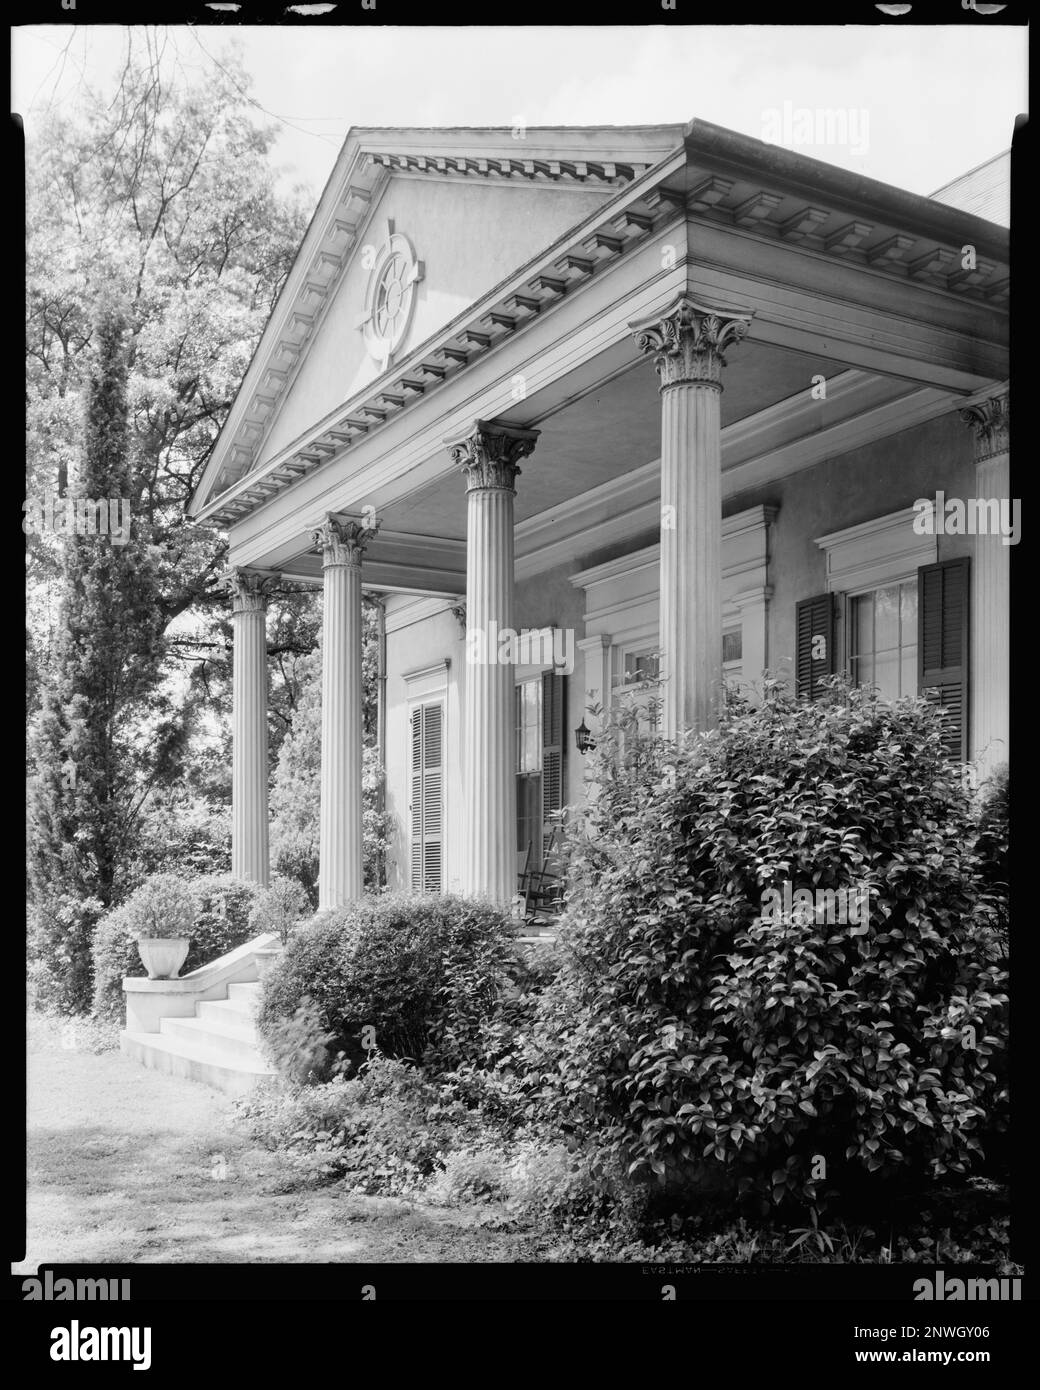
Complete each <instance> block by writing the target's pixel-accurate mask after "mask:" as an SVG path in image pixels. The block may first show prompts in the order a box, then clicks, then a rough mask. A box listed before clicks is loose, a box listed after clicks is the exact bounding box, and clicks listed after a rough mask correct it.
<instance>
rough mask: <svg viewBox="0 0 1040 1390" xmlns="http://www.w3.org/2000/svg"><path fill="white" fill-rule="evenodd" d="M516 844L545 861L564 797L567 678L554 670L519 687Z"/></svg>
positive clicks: (535, 860) (537, 861)
mask: <svg viewBox="0 0 1040 1390" xmlns="http://www.w3.org/2000/svg"><path fill="white" fill-rule="evenodd" d="M515 691H516V693H515V697H514V698H515V706H514V708H515V711H516V717H515V727H516V848H517V852H518V854H519V855H520V856H521V859H523V858H524V857H525V856H526V854H527V847H528V845H530V846H531V862H532V865H534V866H537V865H540V864H541V862H542V858H543V855H544V852H545V846H546V844H547V842H548V839H549V836H550V834H551V833H552V829H553V825H554V822H555V821H556V819H557V817H558V814H559V812H560V811H561V810H562V809H563V800H564V743H563V738H564V724H565V711H564V702H565V690H564V677H563V676H561V675H558V674H557V673H556V672H555V671H543V672H542V673H541V675H538V676H533V677H531V678H530V679H529V680H523V681H520V682H519V683H518V684H517V686H516V687H515Z"/></svg>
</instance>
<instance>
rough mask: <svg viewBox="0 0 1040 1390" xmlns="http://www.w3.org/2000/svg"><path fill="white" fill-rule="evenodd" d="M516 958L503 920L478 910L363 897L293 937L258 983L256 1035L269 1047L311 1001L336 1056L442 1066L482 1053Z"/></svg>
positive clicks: (445, 901) (456, 902) (465, 904)
mask: <svg viewBox="0 0 1040 1390" xmlns="http://www.w3.org/2000/svg"><path fill="white" fill-rule="evenodd" d="M518 952H519V948H518V946H517V945H516V942H515V938H514V935H513V924H512V922H511V921H510V919H509V918H508V917H506V916H505V915H504V914H503V913H502V912H500V911H498V910H497V909H496V908H493V907H490V906H487V905H485V904H483V903H478V902H470V901H466V900H464V899H460V898H454V897H448V896H444V897H442V896H430V897H409V896H405V895H393V894H386V895H383V896H380V897H372V898H366V899H364V900H362V901H361V902H358V903H355V904H352V905H351V906H349V907H346V908H342V909H338V910H336V911H331V912H325V913H322V914H320V915H319V916H318V917H316V918H315V920H314V921H313V922H312V923H310V924H309V925H308V926H306V927H304V928H302V929H301V930H300V931H298V932H297V933H296V934H295V935H294V936H293V937H292V938H291V939H290V941H289V943H288V946H287V947H286V949H285V951H284V953H283V954H282V956H281V958H280V959H279V960H278V961H277V962H276V963H275V964H274V965H273V966H272V967H271V968H270V969H269V971H268V973H267V976H266V978H265V979H264V989H263V1000H262V1004H261V1008H260V1013H259V1016H258V1021H259V1026H260V1031H261V1034H262V1035H264V1036H265V1037H266V1038H268V1039H270V1040H273V1039H274V1037H275V1035H276V1033H279V1032H280V1031H282V1030H283V1028H284V1025H285V1023H286V1021H288V1020H291V1019H292V1018H293V1017H294V1016H295V1015H296V1014H297V1011H298V1010H299V1009H300V1008H301V1006H302V1005H304V1003H305V1001H311V1003H312V1004H313V1007H314V1010H315V1011H316V1019H317V1021H318V1023H319V1025H320V1028H321V1029H322V1030H324V1031H325V1032H326V1033H327V1034H328V1035H330V1037H331V1038H332V1039H333V1040H334V1046H333V1051H340V1052H343V1053H344V1054H346V1057H347V1058H348V1059H349V1060H350V1061H352V1062H354V1063H358V1062H360V1061H361V1060H362V1059H363V1058H364V1057H365V1056H366V1055H367V1054H368V1053H369V1052H370V1051H372V1050H375V1049H378V1050H379V1051H380V1052H382V1053H384V1054H385V1055H386V1056H389V1057H409V1058H412V1059H413V1060H416V1061H418V1060H420V1059H423V1060H425V1061H426V1062H427V1063H428V1064H429V1065H430V1066H431V1067H432V1068H433V1069H435V1070H437V1069H447V1068H449V1067H451V1066H452V1065H455V1064H456V1063H458V1062H459V1061H460V1060H462V1059H464V1058H469V1057H472V1056H473V1055H474V1054H478V1053H479V1052H480V1051H481V1047H482V1043H481V1035H482V1030H483V1028H484V1026H485V1024H486V1022H487V1020H488V1018H489V1017H490V1016H491V1014H492V1011H493V1009H494V1006H495V1003H496V1001H497V999H498V998H499V996H500V994H501V992H502V990H503V989H504V988H506V987H507V986H508V979H509V975H508V972H509V970H510V969H511V968H513V967H514V966H515V963H516V960H517V956H518ZM365 1029H371V1030H372V1031H371V1032H370V1033H363V1030H365Z"/></svg>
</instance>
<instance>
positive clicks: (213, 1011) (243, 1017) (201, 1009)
mask: <svg viewBox="0 0 1040 1390" xmlns="http://www.w3.org/2000/svg"><path fill="white" fill-rule="evenodd" d="M195 1014H196V1017H198V1018H206V1019H214V1020H215V1021H218V1022H219V1023H223V1024H225V1025H226V1026H227V1027H228V1028H237V1029H238V1031H239V1032H240V1033H252V1032H253V1030H254V1029H255V1027H256V1024H255V1022H254V1017H255V1016H254V1012H253V1009H252V1007H251V1006H250V1005H249V1004H248V1003H247V1002H246V1001H245V1000H244V999H203V1000H202V1002H201V1003H200V1004H196V1005H195Z"/></svg>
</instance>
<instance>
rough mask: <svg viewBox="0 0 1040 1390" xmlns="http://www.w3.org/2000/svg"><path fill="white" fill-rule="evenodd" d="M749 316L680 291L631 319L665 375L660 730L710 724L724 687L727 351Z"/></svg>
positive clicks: (673, 732) (641, 344)
mask: <svg viewBox="0 0 1040 1390" xmlns="http://www.w3.org/2000/svg"><path fill="white" fill-rule="evenodd" d="M749 322H750V315H749V314H747V313H741V312H739V311H737V310H729V309H721V308H714V309H709V308H705V307H703V306H702V305H699V304H695V303H694V302H693V300H691V299H689V298H688V297H687V296H686V295H680V296H679V298H678V299H677V300H676V301H675V303H674V304H673V305H672V307H671V308H670V309H669V310H668V311H667V312H666V313H665V314H663V315H655V316H654V317H652V318H649V319H643V320H640V321H639V322H636V323H632V324H629V327H630V328H631V330H632V332H633V333H635V335H636V342H637V345H638V347H639V350H640V351H641V352H643V353H646V354H647V355H649V356H651V357H653V360H654V365H655V366H656V368H657V374H658V376H659V377H660V380H661V582H660V588H661V620H660V658H661V675H662V676H663V678H664V685H663V692H662V694H663V702H664V707H663V711H662V732H663V733H664V734H665V735H667V736H668V737H669V738H674V737H675V736H676V735H677V734H678V733H679V732H680V731H681V730H683V729H687V728H690V729H710V728H712V727H713V725H714V724H715V723H716V720H717V718H718V710H719V701H720V699H721V694H722V472H721V469H722V442H721V430H722V424H721V414H720V409H719V398H720V395H721V392H722V368H723V366H724V365H725V358H724V356H723V352H724V350H725V349H726V348H727V347H728V346H729V345H730V344H731V343H738V342H740V340H741V339H742V338H743V337H744V336H745V335H746V333H747V330H748V324H749Z"/></svg>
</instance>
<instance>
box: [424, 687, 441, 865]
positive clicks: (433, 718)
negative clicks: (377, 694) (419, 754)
mask: <svg viewBox="0 0 1040 1390" xmlns="http://www.w3.org/2000/svg"><path fill="white" fill-rule="evenodd" d="M443 733H444V713H443V706H441V705H423V892H424V893H439V892H440V891H441V860H442V853H443V844H444V825H443V820H444V801H443V795H442V792H443V782H444V768H443V763H444V754H443V743H444V739H443Z"/></svg>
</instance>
